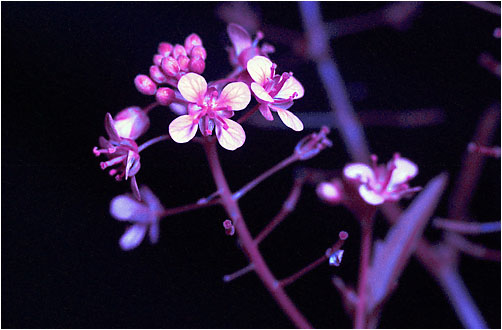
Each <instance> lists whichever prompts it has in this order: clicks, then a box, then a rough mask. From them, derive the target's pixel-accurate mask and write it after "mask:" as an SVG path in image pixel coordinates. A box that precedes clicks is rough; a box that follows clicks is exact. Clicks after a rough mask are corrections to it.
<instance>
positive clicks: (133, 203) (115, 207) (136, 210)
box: [110, 195, 150, 222]
mask: <svg viewBox="0 0 502 330" xmlns="http://www.w3.org/2000/svg"><path fill="white" fill-rule="evenodd" d="M110 214H111V215H112V217H114V218H115V219H117V220H119V221H132V222H147V221H148V220H149V217H150V210H149V209H148V208H147V207H146V206H145V205H143V204H142V203H140V202H138V201H137V200H135V199H133V198H131V197H130V195H120V196H117V197H115V198H114V199H112V201H111V202H110Z"/></svg>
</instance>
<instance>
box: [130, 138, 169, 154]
mask: <svg viewBox="0 0 502 330" xmlns="http://www.w3.org/2000/svg"><path fill="white" fill-rule="evenodd" d="M170 139H171V137H170V136H169V134H165V135H160V136H157V137H155V138H153V139H150V140H148V141H146V142H145V143H143V144H142V145H140V146H139V147H138V151H139V152H141V151H143V150H145V149H146V148H148V147H149V146H151V145H153V144H155V143H157V142H160V141H165V140H170Z"/></svg>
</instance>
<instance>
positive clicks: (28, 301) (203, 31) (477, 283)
mask: <svg viewBox="0 0 502 330" xmlns="http://www.w3.org/2000/svg"><path fill="white" fill-rule="evenodd" d="M217 5H218V3H211V2H209V3H85V4H84V3H71V4H70V3H50V4H46V3H12V2H11V3H5V2H4V3H2V46H3V47H2V70H3V71H2V83H3V87H2V321H3V322H2V327H4V328H33V327H34V328H61V327H64V328H72V327H77V328H87V327H89V328H95V327H98V328H115V327H121V328H131V327H132V328H159V327H164V328H263V327H265V328H284V327H291V323H290V322H289V321H288V319H287V318H286V317H285V316H284V315H283V314H282V312H281V311H280V309H279V308H278V307H277V305H276V304H275V302H274V300H273V299H272V298H271V297H270V296H269V294H268V292H267V291H266V290H265V289H264V287H263V286H262V285H261V283H260V282H259V280H258V278H257V277H256V276H255V275H253V274H250V275H246V276H244V277H242V278H241V279H239V280H236V281H235V282H232V283H229V284H224V283H223V282H222V280H221V277H222V276H223V275H224V274H227V273H231V272H233V271H235V270H237V269H239V268H241V267H243V266H245V265H246V260H245V258H244V257H243V255H242V253H241V252H240V250H239V249H238V247H237V245H236V242H235V239H234V238H231V237H227V236H225V235H224V233H223V228H222V225H221V223H222V221H223V220H224V219H225V214H224V212H223V211H222V210H221V209H219V208H217V207H215V208H210V209H204V210H200V211H196V212H192V213H189V214H184V215H179V216H173V217H170V218H167V219H165V220H163V221H162V224H161V239H160V242H159V244H158V245H156V246H151V245H149V244H148V243H146V242H144V243H143V244H142V245H141V246H140V247H139V248H137V249H136V250H134V251H132V252H123V251H121V250H120V248H119V246H118V239H119V237H120V236H121V235H122V233H123V231H124V229H125V226H124V223H119V222H117V221H115V220H114V219H113V218H111V216H110V215H109V213H108V207H109V202H110V200H111V199H112V198H113V197H114V196H116V195H118V194H121V193H124V192H126V191H128V189H129V188H128V184H126V183H123V182H122V183H117V182H115V181H114V180H113V179H111V178H110V177H108V175H107V174H106V173H104V172H103V171H101V169H100V168H99V161H100V160H99V159H96V158H95V157H94V156H93V154H92V147H93V146H94V145H96V144H97V142H98V137H99V136H100V135H104V134H105V131H104V128H103V118H104V115H105V113H106V112H111V113H112V114H114V113H116V112H118V111H119V110H120V109H122V108H124V107H126V106H129V105H141V106H143V105H146V104H148V103H149V102H151V101H152V98H150V97H147V96H143V95H141V94H140V93H138V92H137V91H136V90H135V87H134V84H133V79H134V77H135V75H137V74H139V73H147V70H148V67H149V66H150V63H151V58H152V56H153V54H154V52H155V50H156V47H157V44H158V43H159V42H160V41H169V42H172V43H173V44H174V43H182V42H183V40H184V38H185V37H186V36H187V35H188V34H190V33H192V32H196V33H198V34H199V35H200V36H201V38H202V39H203V42H204V46H205V47H206V49H207V52H208V58H207V61H206V68H207V69H206V72H205V73H204V76H205V77H206V78H207V79H208V80H211V79H217V78H220V77H222V76H223V75H225V74H227V73H228V72H229V71H230V69H231V68H230V66H229V64H228V62H227V55H226V52H225V50H224V46H227V45H229V41H228V38H227V37H226V34H225V24H224V23H223V22H222V21H220V20H219V19H218V18H217V16H216V14H215V8H216V7H217ZM383 5H384V4H382V3H325V4H323V12H324V17H325V19H326V20H331V19H334V18H341V17H345V16H348V15H354V14H360V13H364V12H367V11H370V10H373V9H376V8H379V7H382V6H383ZM253 6H254V7H255V9H256V10H257V11H258V12H260V13H261V16H262V18H263V22H264V23H266V24H274V25H277V26H283V27H287V28H290V29H293V30H296V31H298V32H301V21H300V18H299V17H300V16H299V12H298V8H297V4H296V3H284V2H281V3H273V2H272V3H270V2H268V3H263V2H260V3H254V4H253ZM498 26H500V17H498V16H496V15H492V14H489V13H486V12H483V11H481V10H479V9H477V8H474V7H471V6H469V5H467V4H464V3H451V2H450V3H425V4H424V6H423V8H422V11H421V13H420V15H419V16H418V17H417V18H416V19H415V20H414V22H413V24H412V25H411V27H410V28H409V29H408V30H406V31H396V30H393V29H390V28H380V29H376V30H374V31H369V32H364V33H361V34H357V35H354V36H349V37H345V38H341V39H338V40H336V41H334V42H333V43H332V46H333V49H334V52H335V54H336V58H337V61H338V64H339V67H340V69H341V71H342V74H343V76H344V79H345V80H346V82H347V84H348V85H349V86H356V87H357V86H364V89H363V90H365V91H366V92H364V93H363V97H359V99H358V100H357V101H356V102H355V103H354V106H355V108H356V110H358V111H364V110H369V109H376V110H379V109H382V110H383V109H385V110H394V111H399V110H401V109H414V108H425V107H439V108H441V109H444V110H445V112H446V121H445V122H444V123H442V124H440V125H435V126H431V127H427V128H415V129H398V128H376V127H373V128H368V129H367V131H366V133H367V137H368V140H369V143H370V146H371V149H372V152H374V153H376V154H379V155H380V156H381V160H382V161H386V160H387V159H388V158H390V157H391V155H392V153H393V152H395V151H400V152H401V153H402V154H403V155H404V156H406V157H409V158H411V159H413V160H414V161H415V162H416V163H417V164H418V165H419V167H420V171H421V172H420V174H419V176H418V177H417V178H416V179H415V180H414V184H415V185H422V186H423V185H425V184H426V182H427V181H428V180H429V179H431V178H432V177H433V176H435V175H437V174H438V173H440V172H441V171H448V172H449V173H450V174H451V175H452V176H451V177H452V178H455V176H456V174H457V172H458V170H459V168H460V159H461V156H462V153H463V151H464V150H465V147H466V144H467V143H468V142H469V141H470V139H471V137H472V135H473V133H474V130H475V124H476V122H477V120H478V119H479V117H480V115H481V114H482V113H483V111H484V109H486V108H487V107H488V106H489V105H490V104H492V103H493V102H495V101H497V100H500V80H499V79H498V78H496V77H495V76H493V75H491V74H490V73H489V72H487V71H486V70H485V69H483V68H481V67H480V66H479V65H478V64H477V57H478V56H479V54H480V53H481V52H484V51H488V52H490V53H491V54H493V56H494V57H495V58H497V59H499V58H500V40H498V39H495V38H493V37H492V32H493V30H494V28H495V27H498ZM290 53H291V50H289V49H287V48H285V47H284V46H278V47H277V53H276V54H273V55H272V58H274V59H277V62H278V64H279V71H280V72H282V71H290V70H291V71H294V73H295V76H296V77H297V78H298V79H299V80H300V81H301V82H303V84H304V86H305V88H306V93H305V97H304V98H303V99H302V100H300V101H298V102H296V104H295V106H294V108H293V110H294V109H296V110H297V111H304V112H305V111H309V110H312V111H321V110H323V109H327V101H326V97H325V94H324V91H323V89H322V86H321V84H320V83H319V82H318V80H317V79H318V78H317V76H316V71H315V66H314V65H313V64H312V63H307V62H288V59H289V56H290V55H289V54H290ZM287 63H296V64H294V65H292V66H286V65H287ZM356 87H351V88H350V89H349V90H350V91H351V92H353V94H354V95H356V94H357V92H358V89H357V88H356ZM359 94H360V93H359ZM364 94H365V95H364ZM174 118H175V116H174V115H173V114H172V113H170V112H169V111H168V110H166V109H164V108H159V109H156V110H154V111H153V112H152V115H151V119H152V128H151V129H150V131H149V132H148V133H147V134H146V136H145V137H142V138H141V139H143V140H140V142H141V141H144V140H145V139H147V138H151V137H154V136H156V135H159V134H162V133H164V132H166V130H167V126H168V124H169V122H170V121H171V120H172V119H174ZM276 120H279V119H278V118H276ZM245 129H246V133H247V140H246V143H245V145H244V147H242V148H240V149H238V150H237V151H235V152H228V151H225V150H221V157H222V161H223V166H224V169H225V170H226V172H227V174H228V179H229V182H230V184H231V186H232V188H234V189H236V188H238V187H240V186H242V185H243V184H244V183H246V182H247V181H249V180H250V179H251V178H253V177H255V176H256V175H258V174H259V173H261V172H262V171H264V170H266V169H268V168H269V167H271V166H272V165H274V164H275V163H277V162H278V161H280V160H282V159H283V158H285V157H286V156H288V155H289V154H290V152H291V151H292V149H293V148H294V146H295V144H296V142H297V141H298V140H299V139H300V138H301V137H303V136H304V135H305V134H306V133H308V131H307V132H302V133H295V132H292V131H286V130H281V131H273V130H265V131H264V130H260V129H258V128H253V127H245ZM499 134H500V133H499V132H498V133H497V135H499ZM331 137H332V139H333V141H334V147H333V148H331V149H329V150H328V151H326V152H324V153H323V154H321V155H320V156H319V157H317V158H315V159H313V160H309V161H308V162H307V163H304V164H299V165H306V166H309V167H318V168H323V169H336V168H338V169H339V168H342V167H343V165H344V164H345V163H347V162H348V161H349V158H348V156H347V154H346V153H345V150H344V147H343V144H342V141H341V140H340V138H339V137H338V135H337V133H336V131H334V132H333V134H332V135H331ZM496 143H498V144H500V140H498V141H497V142H496ZM141 156H142V157H141V161H142V168H141V171H140V173H139V174H138V176H137V178H138V181H139V182H140V183H145V184H147V185H148V186H149V187H151V189H152V190H153V191H154V192H155V193H156V194H157V195H158V196H159V197H160V199H161V200H162V201H163V203H164V205H165V206H166V207H174V206H178V205H181V204H185V203H189V202H194V201H196V200H197V199H198V198H200V197H202V196H207V195H208V194H210V193H211V192H212V191H213V190H214V184H213V182H212V179H211V177H210V174H209V170H208V166H207V164H206V161H205V157H204V154H203V152H202V150H201V148H200V147H199V146H198V145H196V144H188V145H177V144H174V143H169V142H168V143H162V144H159V145H157V146H155V147H152V148H150V149H148V150H146V151H145V152H144V153H142V155H141ZM293 169H294V167H289V168H287V169H286V170H284V171H283V172H281V173H280V174H278V175H276V176H274V177H273V178H271V179H269V180H268V181H266V182H265V183H264V184H262V185H260V186H259V187H258V188H257V189H256V190H255V191H253V192H252V193H249V195H248V196H247V197H246V198H244V199H243V200H242V202H241V206H242V210H243V212H244V215H245V217H246V218H247V221H248V224H249V227H250V230H251V231H252V233H255V234H256V233H257V232H258V231H259V230H260V229H261V228H262V227H263V226H264V225H265V224H266V223H267V221H268V220H267V219H270V218H271V217H272V216H273V215H274V214H275V213H276V212H277V211H278V210H279V209H280V207H281V203H282V200H283V199H284V198H285V197H286V196H287V194H288V192H289V188H290V186H291V183H292V174H293ZM447 193H448V192H447ZM446 200H447V198H444V199H443V202H442V204H441V205H440V207H439V209H438V212H437V215H440V216H445V215H446ZM472 205H473V207H472V214H473V217H474V218H475V219H478V220H480V221H496V220H499V219H500V162H499V161H498V160H490V161H488V162H487V164H486V167H485V170H484V172H483V176H482V178H481V182H480V186H479V187H478V189H477V191H476V194H475V196H474V199H473V204H472ZM377 228H378V229H377V237H383V235H384V234H385V231H386V228H387V225H386V223H385V221H384V220H383V218H379V219H377ZM340 230H346V231H348V232H349V234H350V236H351V237H350V238H349V240H348V242H347V243H346V246H345V256H344V260H343V263H342V266H341V267H339V268H331V267H328V266H327V265H323V266H321V267H320V268H319V269H316V270H315V271H313V272H312V273H310V274H308V275H307V276H305V277H304V278H302V279H300V280H299V281H298V282H296V283H294V284H293V285H291V287H289V288H288V293H290V295H291V297H292V298H293V300H294V301H295V302H296V303H297V305H298V307H299V308H300V310H302V311H303V312H304V313H305V315H306V316H307V318H308V319H309V320H311V322H312V324H313V325H314V326H315V327H318V328H329V327H334V328H338V327H342V328H346V327H350V326H351V321H350V319H349V318H348V317H347V316H346V314H345V312H344V310H343V308H342V305H341V302H340V297H339V295H338V293H337V291H336V290H335V289H334V287H333V286H332V285H331V281H330V277H331V275H334V274H337V275H339V276H341V277H342V278H343V279H344V280H345V281H346V283H348V284H350V285H354V284H355V283H356V280H357V275H356V274H357V265H358V250H359V239H358V237H359V227H358V224H357V222H356V220H355V219H354V218H353V217H352V216H351V215H350V213H349V212H348V211H346V210H345V209H343V208H332V207H328V206H326V205H324V204H322V203H321V202H319V201H318V200H317V199H316V196H315V193H314V191H313V189H312V187H308V188H307V189H305V192H304V194H303V195H302V198H301V199H300V201H299V203H298V208H297V211H296V212H295V213H294V214H293V215H292V216H290V217H289V218H288V219H287V220H286V221H285V223H284V224H282V225H281V226H280V227H279V228H278V229H277V230H276V231H275V232H274V233H273V234H272V236H270V237H269V238H268V239H267V240H266V241H265V242H264V243H263V245H262V251H263V254H264V256H265V258H266V260H267V261H268V262H269V264H270V266H271V268H272V271H273V272H274V273H275V274H276V275H277V276H278V277H279V278H281V277H284V276H287V275H289V274H291V273H292V272H294V271H296V270H297V269H299V268H301V267H303V266H304V265H306V264H307V263H309V262H310V261H312V260H314V259H316V258H317V257H318V256H320V255H321V254H322V253H323V252H324V251H325V249H326V248H327V247H328V246H330V245H331V244H332V243H333V241H334V240H335V239H336V236H337V233H338V231H340ZM427 234H428V235H430V237H429V238H431V239H436V240H437V239H439V238H440V236H441V235H440V233H439V232H438V231H436V230H433V229H430V228H429V229H428V231H427ZM474 240H477V241H480V242H483V243H484V244H486V245H487V246H489V247H492V248H499V246H500V239H499V235H498V234H494V235H485V236H483V237H480V238H474ZM460 271H461V274H462V275H464V277H465V281H466V284H467V286H468V287H469V289H470V292H471V294H472V295H473V297H474V299H475V301H476V302H477V303H478V305H479V307H480V309H481V311H482V313H483V315H484V317H485V318H486V320H487V322H488V324H489V326H490V327H494V328H499V327H500V307H501V306H500V264H499V263H496V262H487V261H479V260H475V259H473V258H471V257H468V256H463V257H462V260H461V268H460ZM380 326H381V327H386V328H389V327H398V328H400V327H404V328H413V327H424V328H436V327H439V328H456V327H461V324H460V323H459V321H458V320H457V317H456V315H455V313H454V312H453V309H452V307H451V306H450V305H449V304H448V301H447V298H446V297H445V295H444V294H443V293H442V292H441V291H440V288H439V286H438V285H437V284H436V283H435V282H434V280H433V279H432V278H431V277H430V276H429V275H428V274H427V273H426V271H425V270H424V269H423V268H422V267H421V266H420V265H419V264H418V262H417V261H416V260H415V259H412V260H411V262H410V264H409V266H408V268H407V269H406V270H405V272H404V274H403V276H402V278H401V280H400V286H399V288H398V289H397V291H396V292H395V294H394V295H393V296H392V298H391V300H390V301H389V303H388V304H387V306H386V308H385V310H384V312H383V315H382V319H381V323H380Z"/></svg>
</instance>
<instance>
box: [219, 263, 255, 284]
mask: <svg viewBox="0 0 502 330" xmlns="http://www.w3.org/2000/svg"><path fill="white" fill-rule="evenodd" d="M252 270H254V265H253V264H249V265H247V266H246V267H244V268H242V269H239V270H238V271H236V272H233V273H232V274H228V275H225V276H223V282H230V281H233V280H235V279H236V278H238V277H241V276H242V275H245V274H247V273H249V272H250V271H252Z"/></svg>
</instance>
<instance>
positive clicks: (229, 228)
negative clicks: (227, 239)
mask: <svg viewBox="0 0 502 330" xmlns="http://www.w3.org/2000/svg"><path fill="white" fill-rule="evenodd" d="M223 228H225V234H226V235H228V236H232V235H233V234H234V233H235V227H234V224H233V223H232V220H228V219H227V220H225V221H223Z"/></svg>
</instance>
